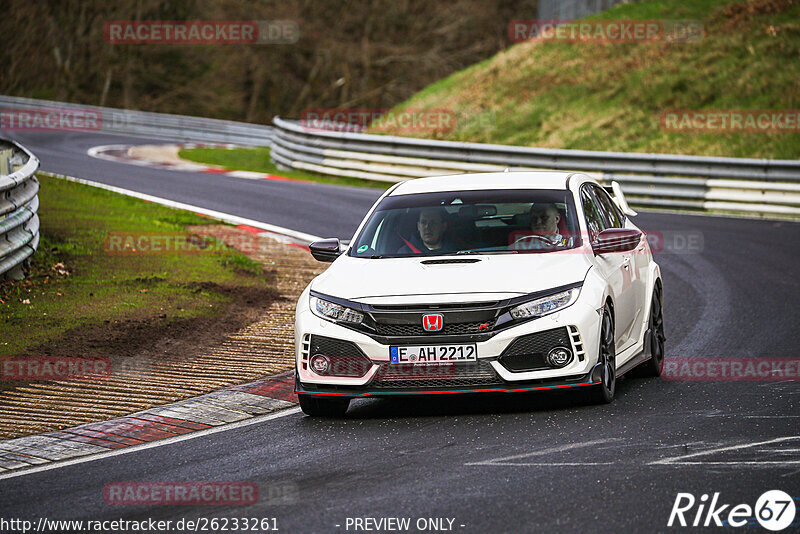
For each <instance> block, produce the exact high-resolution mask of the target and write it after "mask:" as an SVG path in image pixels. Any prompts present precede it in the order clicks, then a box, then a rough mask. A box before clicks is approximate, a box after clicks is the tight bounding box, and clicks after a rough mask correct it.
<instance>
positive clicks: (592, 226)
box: [581, 187, 606, 241]
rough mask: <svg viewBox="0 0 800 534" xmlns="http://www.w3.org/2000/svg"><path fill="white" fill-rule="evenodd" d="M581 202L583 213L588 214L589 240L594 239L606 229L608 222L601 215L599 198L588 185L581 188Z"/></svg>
mask: <svg viewBox="0 0 800 534" xmlns="http://www.w3.org/2000/svg"><path fill="white" fill-rule="evenodd" d="M581 204H582V205H583V213H584V214H585V215H586V224H587V226H588V227H589V241H594V240H595V238H596V237H597V234H599V233H600V232H602V231H603V230H605V229H606V223H605V221H604V220H603V217H602V216H601V215H600V210H599V209H598V206H597V200H596V199H595V198H594V195H593V194H592V191H591V189H589V188H588V187H584V188H583V189H581Z"/></svg>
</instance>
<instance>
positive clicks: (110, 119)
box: [0, 95, 274, 146]
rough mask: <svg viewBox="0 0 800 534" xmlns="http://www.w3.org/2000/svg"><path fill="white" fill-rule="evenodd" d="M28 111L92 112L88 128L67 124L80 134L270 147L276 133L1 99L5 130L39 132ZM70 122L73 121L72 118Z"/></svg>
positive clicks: (155, 115) (182, 117) (195, 120)
mask: <svg viewBox="0 0 800 534" xmlns="http://www.w3.org/2000/svg"><path fill="white" fill-rule="evenodd" d="M25 110H30V111H31V112H37V113H38V115H37V118H39V119H41V118H42V117H43V115H44V114H47V113H48V112H62V113H65V114H69V113H79V114H86V113H90V112H91V113H92V114H93V117H92V118H93V119H94V118H96V120H91V121H88V122H87V123H86V124H83V123H82V124H81V125H80V127H75V125H74V124H69V123H67V124H68V126H70V127H72V129H76V130H85V131H100V132H113V133H122V134H131V135H144V136H148V137H163V138H167V139H178V140H186V141H200V142H206V143H232V144H237V145H254V146H268V145H270V144H271V143H272V134H273V131H274V129H273V128H272V127H271V126H262V125H260V124H249V123H246V122H235V121H225V120H218V119H205V118H202V117H189V116H186V115H169V114H166V113H151V112H147V111H131V110H125V109H115V108H105V107H98V106H84V105H81V104H70V103H66V102H53V101H50V100H35V99H32V98H21V97H14V96H2V95H0V114H2V115H3V117H2V118H3V129H5V130H7V133H11V132H12V131H14V130H25V129H28V128H33V129H37V128H36V126H35V123H34V122H33V120H27V121H26V119H27V117H24V116H21V112H24V111H25ZM53 115H54V116H53V122H52V124H53V126H54V127H53V129H54V130H58V129H59V128H62V127H63V126H64V124H63V123H60V122H59V117H58V116H57V115H58V113H54V114H53ZM81 118H82V117H81ZM67 120H69V117H68V118H67ZM20 122H21V124H20ZM43 129H47V128H46V127H45V128H43Z"/></svg>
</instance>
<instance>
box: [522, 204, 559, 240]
mask: <svg viewBox="0 0 800 534" xmlns="http://www.w3.org/2000/svg"><path fill="white" fill-rule="evenodd" d="M530 216H531V232H530V234H528V235H535V236H539V237H542V238H544V240H540V239H536V238H529V239H525V238H524V237H523V238H521V239H519V240H517V241H518V242H519V241H522V240H524V241H525V244H524V247H523V248H526V249H529V248H530V249H538V248H548V242H549V243H550V244H551V245H552V246H553V247H558V246H568V245H569V244H570V242H571V241H572V239H571V238H570V239H567V238H565V237H564V236H562V235H561V234H560V233H558V223H559V222H560V221H561V213H559V211H558V208H556V206H555V204H550V203H542V204H533V205H532V206H531V209H530ZM545 240H546V241H545Z"/></svg>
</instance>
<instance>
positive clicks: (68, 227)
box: [0, 174, 269, 356]
mask: <svg viewBox="0 0 800 534" xmlns="http://www.w3.org/2000/svg"><path fill="white" fill-rule="evenodd" d="M39 179H40V182H41V189H40V191H39V200H40V206H39V217H40V220H41V232H40V233H41V242H40V244H39V248H38V250H37V252H36V254H35V255H34V256H33V263H32V266H31V272H30V273H29V276H28V277H27V278H26V279H25V280H23V281H19V282H12V281H6V282H2V283H0V301H1V302H0V321H2V327H0V356H11V355H15V354H19V353H21V352H23V351H25V350H26V349H29V348H31V347H35V346H36V345H38V344H40V343H45V342H50V341H53V340H57V339H58V336H59V335H61V334H63V333H64V332H65V331H67V330H69V329H71V328H75V327H81V326H86V325H93V324H99V323H102V322H104V321H111V322H113V321H115V320H120V321H121V320H125V319H153V320H156V321H159V320H163V321H171V320H177V319H186V318H191V317H198V316H205V315H209V314H215V313H217V310H219V309H221V308H222V307H224V306H225V305H226V304H227V303H228V302H229V301H230V299H231V297H230V296H229V294H228V295H226V294H224V293H223V292H219V291H217V290H216V288H218V287H243V286H244V287H257V288H265V289H266V288H268V287H269V284H268V280H267V277H266V276H265V275H264V274H263V272H262V267H261V265H260V264H259V263H258V262H255V261H254V260H251V259H250V258H248V257H246V256H244V255H243V254H241V253H239V252H237V251H235V250H232V249H229V248H228V247H227V246H225V245H224V244H222V243H219V242H216V241H215V242H213V244H214V245H215V246H213V247H210V248H213V250H211V251H201V252H196V253H191V254H187V253H185V252H173V253H167V254H165V253H161V254H141V253H139V254H110V253H108V252H107V248H108V247H107V245H106V242H107V241H106V239H107V235H108V234H109V232H121V233H122V234H126V235H128V234H129V235H134V236H136V235H139V234H157V235H163V234H166V235H182V236H190V235H191V232H188V231H187V227H188V226H190V225H205V224H209V223H211V222H215V221H211V220H210V219H206V218H202V217H200V216H197V215H194V214H192V213H188V212H184V211H179V210H174V209H171V208H167V207H163V206H159V205H157V204H152V203H148V202H145V201H142V200H138V199H133V198H130V197H125V196H122V195H119V194H116V193H112V192H109V191H105V190H102V189H97V188H93V187H89V186H86V185H82V184H77V183H74V182H69V181H66V180H60V179H56V178H53V177H48V176H45V175H41V174H40V175H39ZM59 271H61V272H59ZM64 271H66V273H68V274H66V273H65V272H64Z"/></svg>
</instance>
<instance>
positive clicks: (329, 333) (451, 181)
mask: <svg viewBox="0 0 800 534" xmlns="http://www.w3.org/2000/svg"><path fill="white" fill-rule="evenodd" d="M608 189H610V190H611V194H609V193H608V192H607V190H606V188H604V187H601V186H600V185H599V184H598V183H597V182H596V181H594V180H593V179H591V178H590V177H588V176H586V175H584V174H580V173H570V172H504V173H489V174H466V175H455V176H442V177H433V178H421V179H416V180H409V181H406V182H402V183H400V184H397V185H395V186H394V187H392V188H390V189H389V190H388V191H387V192H386V193H385V194H384V195H383V196H381V198H380V199H378V201H377V202H376V203H375V205H374V206H373V207H372V208H371V209H370V211H369V212H368V213H367V216H366V217H365V218H364V220H363V221H362V223H361V225H360V226H359V227H358V230H357V231H356V233H355V236H354V238H353V239H352V241H351V242H350V243H349V244H347V245H343V244H340V242H339V240H338V239H325V240H322V241H317V242H315V243H312V244H311V245H310V247H309V248H310V250H311V253H312V254H313V255H314V257H315V258H316V259H318V260H320V261H328V262H333V263H332V264H331V266H330V267H329V268H328V269H327V270H326V271H325V272H324V273H323V274H321V275H320V276H318V277H316V278H315V279H314V280H313V281H312V282H311V284H309V286H308V287H307V288H306V289H305V291H303V293H302V295H300V299H299V301H298V303H297V312H296V318H295V346H296V358H297V361H296V378H295V389H296V391H297V393H298V395H299V398H300V406H301V408H302V409H303V411H304V412H305V413H306V414H309V415H325V416H337V415H343V414H344V413H345V412H346V411H347V408H348V406H349V402H350V400H351V399H353V398H357V397H382V396H389V395H409V394H412V395H422V394H433V393H437V394H442V393H449V394H465V393H476V392H496V393H513V392H523V391H533V390H541V389H555V388H576V389H578V390H583V391H584V392H585V393H586V394H587V398H588V399H589V400H590V401H592V402H596V403H607V402H610V401H611V400H612V399H613V396H614V390H615V384H616V379H617V378H618V377H619V376H621V375H622V374H623V373H626V372H628V371H630V370H632V369H634V368H636V369H635V371H636V374H639V375H644V376H658V375H659V374H660V373H661V369H662V366H663V356H664V327H663V320H662V284H661V273H660V270H659V267H658V265H657V264H656V263H655V262H654V261H653V257H652V254H651V251H650V247H649V244H648V242H647V239H646V238H645V236H644V235H643V233H642V232H641V231H640V230H639V229H638V228H637V227H636V226H635V225H634V224H633V223H632V222H631V220H630V217H632V216H634V215H636V212H634V211H633V210H631V208H630V207H629V206H628V204H627V202H626V201H625V198H624V196H623V195H622V191H621V189H620V188H619V186H618V185H617V184H616V183H614V184H612V186H611V187H609V188H608Z"/></svg>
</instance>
